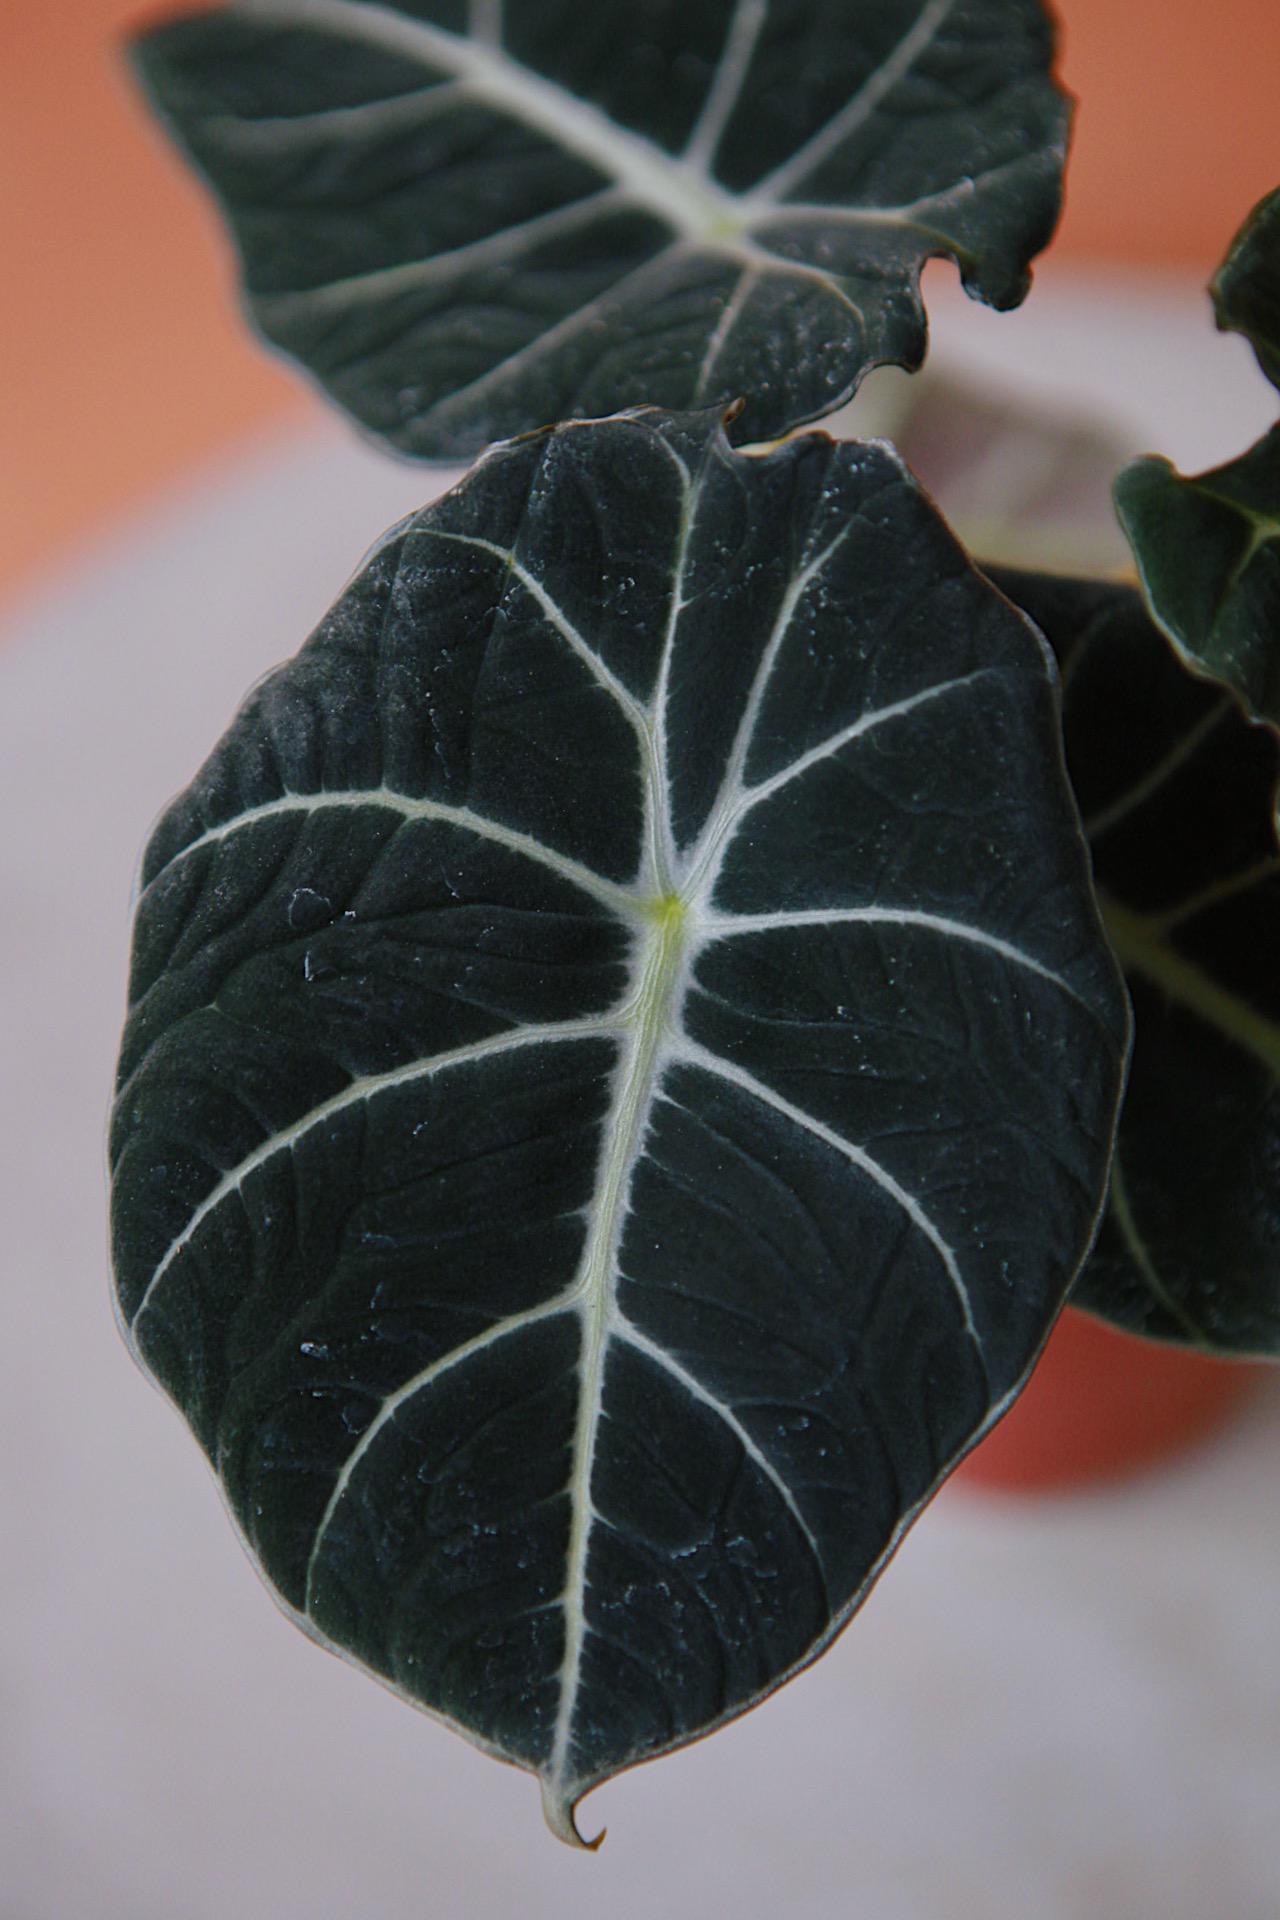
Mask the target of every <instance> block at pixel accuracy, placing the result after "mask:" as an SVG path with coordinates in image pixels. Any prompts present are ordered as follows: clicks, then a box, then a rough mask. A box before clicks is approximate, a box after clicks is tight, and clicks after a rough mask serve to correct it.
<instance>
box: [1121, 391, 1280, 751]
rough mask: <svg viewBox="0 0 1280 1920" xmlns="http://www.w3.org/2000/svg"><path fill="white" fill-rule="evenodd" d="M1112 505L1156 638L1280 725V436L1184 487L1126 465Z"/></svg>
mask: <svg viewBox="0 0 1280 1920" xmlns="http://www.w3.org/2000/svg"><path fill="white" fill-rule="evenodd" d="M1115 498H1116V510H1117V511H1118V513H1119V515H1120V520H1121V523H1122V525H1123V527H1124V530H1125V532H1126V534H1127V535H1128V536H1129V544H1130V545H1131V547H1132V548H1133V552H1134V557H1135V559H1136V560H1137V562H1138V572H1139V574H1140V576H1141V579H1142V585H1143V590H1144V592H1145V593H1146V597H1147V604H1148V606H1149V607H1150V609H1151V612H1152V615H1153V616H1154V618H1155V620H1156V622H1157V623H1158V625H1159V626H1160V628H1161V629H1162V631H1163V632H1164V633H1165V634H1167V635H1168V637H1169V639H1170V640H1171V641H1172V642H1173V644H1174V646H1175V647H1176V648H1177V650H1178V652H1179V653H1180V654H1181V655H1182V657H1183V659H1184V660H1185V661H1186V664H1187V665H1188V666H1189V667H1190V668H1191V669H1192V671H1193V672H1196V673H1203V674H1209V675H1212V677H1213V678H1214V679H1215V680H1219V681H1223V682H1225V683H1226V685H1227V686H1230V687H1234V688H1235V690H1236V692H1237V693H1238V694H1239V695H1240V697H1241V698H1242V699H1243V700H1244V702H1245V704H1246V706H1247V707H1248V709H1249V712H1250V713H1252V714H1254V715H1255V716H1256V717H1257V718H1259V719H1262V720H1269V721H1270V722H1271V723H1272V724H1273V725H1276V726H1280V427H1273V428H1272V429H1271V431H1270V433H1268V434H1266V435H1264V437H1263V438H1262V439H1261V440H1259V441H1258V443H1257V444H1256V446H1253V447H1250V449H1249V451H1248V452H1247V453H1244V454H1241V456H1240V458H1239V459H1238V460H1232V461H1229V462H1228V463H1227V465H1226V466H1222V467H1215V468H1214V469H1213V470H1212V472H1209V473H1202V474H1199V475H1197V476H1196V477H1195V478H1194V479H1191V480H1188V479H1184V478H1183V476H1182V475H1181V474H1179V473H1178V472H1176V471H1175V469H1174V468H1173V467H1172V466H1171V465H1170V463H1169V462H1168V461H1167V460H1162V459H1160V458H1158V457H1157V456H1154V455H1150V456H1148V457H1146V458H1144V459H1142V460H1135V461H1134V462H1133V464H1132V465H1131V466H1128V467H1126V468H1125V470H1124V472H1123V473H1121V474H1120V475H1119V477H1118V478H1117V480H1116V488H1115Z"/></svg>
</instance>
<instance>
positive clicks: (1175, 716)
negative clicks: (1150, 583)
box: [997, 573, 1280, 1354]
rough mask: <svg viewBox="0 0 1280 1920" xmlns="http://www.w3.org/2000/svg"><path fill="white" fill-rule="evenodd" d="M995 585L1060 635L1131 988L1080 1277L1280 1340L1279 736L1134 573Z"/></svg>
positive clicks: (1073, 754)
mask: <svg viewBox="0 0 1280 1920" xmlns="http://www.w3.org/2000/svg"><path fill="white" fill-rule="evenodd" d="M997 577H998V579H999V583H1000V585H1001V586H1002V587H1003V588H1004V589H1005V591H1006V592H1008V593H1010V594H1011V595H1012V596H1013V597H1014V598H1015V599H1016V600H1017V602H1018V604H1019V605H1021V606H1023V607H1025V608H1026V610H1027V611H1028V612H1029V613H1030V614H1031V615H1032V616H1033V617H1034V618H1035V620H1036V621H1037V622H1038V624H1039V625H1040V626H1041V628H1042V629H1043V630H1044V632H1045V633H1046V634H1047V635H1048V636H1049V638H1050V640H1051V641H1052V642H1053V645H1054V648H1055V650H1056V652H1057V653H1058V656H1059V658H1060V660H1061V662H1062V668H1063V678H1064V682H1065V700H1064V719H1065V729H1066V746H1067V765H1068V770H1069V772H1070V774H1071V779H1072V783H1073V785H1074V787H1075V790H1076V794H1077V797H1078V799H1079V802H1080V807H1081V812H1082V813H1083V815H1084V819H1085V829H1086V831H1087V833H1088V835H1089V841H1090V845H1091V848H1092V852H1093V859H1094V868H1095V873H1096V878H1097V884H1098V893H1099V900H1100V903H1101V905H1102V911H1103V919H1104V922H1105V924H1106V927H1107V931H1108V933H1109V934H1110V936H1111V940H1112V943H1113V945H1114V947H1115V949H1116V952H1117V954H1118V955H1119V957H1120V960H1121V962H1122V964H1123V966H1124V969H1125V974H1126V977H1127V981H1128V985H1129V989H1130V992H1131V994H1132V997H1133V1005H1134V1038H1133V1062H1132V1066H1131V1069H1130V1074H1129V1085H1128V1091H1127V1092H1126V1095H1125V1100H1124V1106H1123V1108H1122V1111H1121V1119H1120V1133H1119V1139H1118V1142H1117V1147H1116V1158H1115V1166H1114V1171H1113V1175H1112V1189H1111V1200H1110V1205H1109V1207H1108V1210H1107V1215H1106V1218H1105V1220H1104V1223H1103V1227H1102V1230H1101V1232H1100V1234H1099V1236H1098V1241H1097V1245H1096V1247H1095V1249H1094V1251H1093V1254H1092V1255H1091V1257H1090V1259H1089V1260H1088V1262H1087V1263H1086V1265H1085V1268H1084V1271H1083V1272H1082V1274H1081V1276H1080V1279H1079V1281H1078V1282H1077V1286H1076V1294H1075V1297H1076V1299H1077V1301H1078V1303H1079V1304H1080V1305H1082V1306H1087V1307H1090V1308H1092V1309H1093V1310H1094V1311H1095V1312H1098V1313H1102V1314H1105V1315H1106V1316H1107V1317H1108V1318H1110V1319H1113V1320H1117V1321H1119V1322H1120V1324H1121V1325H1122V1326H1127V1327H1130V1328H1133V1329H1134V1330H1136V1331H1137V1332H1140V1333H1145V1334H1150V1335H1153V1336H1157V1337H1159V1338H1161V1339H1166V1340H1175V1341H1188V1342H1191V1343H1192V1344H1194V1345H1196V1346H1199V1347H1205V1348H1208V1349H1210V1350H1215V1351H1228V1352H1240V1353H1261V1354H1274V1353H1277V1352H1280V847H1278V846H1277V841H1276V787H1277V780H1278V779H1280V742H1278V741H1277V739H1276V737H1275V735H1274V733H1273V732H1272V731H1271V730H1270V729H1269V728H1267V727H1263V726H1259V725H1256V724H1251V723H1250V722H1248V721H1247V720H1246V719H1245V718H1244V716H1243V714H1242V713H1241V711H1240V708H1239V706H1238V705H1237V703H1236V701H1235V700H1234V699H1233V698H1232V696H1231V695H1230V694H1229V693H1228V692H1226V691H1225V689H1223V688H1221V687H1214V686H1211V685H1209V684H1207V683H1206V682H1205V681H1203V680H1201V679H1198V678H1195V677H1193V676H1192V675H1191V674H1189V673H1188V672H1186V670H1185V669H1184V668H1183V667H1182V666H1181V665H1180V664H1179V662H1178V660H1177V658H1176V656H1175V655H1174V653H1173V652H1172V650H1171V649H1170V647H1169V646H1168V644H1167V643H1166V641H1165V640H1164V638H1163V636H1162V635H1161V634H1160V633H1158V632H1157V631H1156V629H1155V628H1154V627H1153V626H1152V624H1151V622H1150V621H1149V620H1148V619H1147V617H1146V614H1145V613H1144V611H1143V608H1142V603H1141V600H1140V598H1139V596H1138V595H1137V594H1136V593H1133V592H1131V591H1130V590H1128V589H1126V588H1123V587H1106V586H1097V585H1086V584H1084V583H1083V582H1069V581H1062V580H1057V581H1055V580H1048V579H1043V578H1037V577H1036V576H1033V575H1029V574H1024V575H1019V574H1013V573H1010V574H1000V575H998V576H997Z"/></svg>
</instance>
